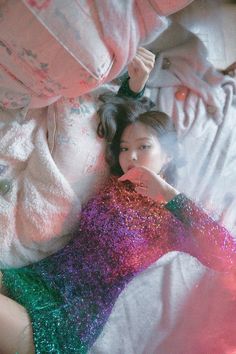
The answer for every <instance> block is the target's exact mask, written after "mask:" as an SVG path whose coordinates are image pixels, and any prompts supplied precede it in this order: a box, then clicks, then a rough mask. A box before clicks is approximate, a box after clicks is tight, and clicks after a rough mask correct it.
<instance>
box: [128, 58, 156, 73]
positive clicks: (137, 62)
mask: <svg viewBox="0 0 236 354" xmlns="http://www.w3.org/2000/svg"><path fill="white" fill-rule="evenodd" d="M132 65H133V67H134V68H135V69H141V70H142V71H143V72H147V73H149V72H150V71H151V70H152V69H153V67H154V63H153V62H152V61H149V60H146V59H144V58H142V57H140V56H139V55H136V56H135V58H134V59H133V61H132Z"/></svg>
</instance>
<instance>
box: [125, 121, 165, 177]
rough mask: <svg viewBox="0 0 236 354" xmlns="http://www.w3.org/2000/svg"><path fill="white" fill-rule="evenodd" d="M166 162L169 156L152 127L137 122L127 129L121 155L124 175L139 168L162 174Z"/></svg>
mask: <svg viewBox="0 0 236 354" xmlns="http://www.w3.org/2000/svg"><path fill="white" fill-rule="evenodd" d="M166 162H167V155H166V153H165V152H164V151H163V149H162V147H161V145H160V143H159V140H158V138H157V136H156V134H155V131H154V130H153V129H152V128H151V127H149V126H147V125H145V124H143V123H139V122H137V123H134V124H131V125H129V126H128V127H126V128H125V130H124V131H123V134H122V136H121V140H120V154H119V163H120V167H121V169H122V171H123V172H124V173H126V172H127V171H128V170H130V169H131V168H133V167H138V166H143V167H147V168H149V169H150V170H151V171H153V172H155V173H160V170H161V168H162V166H163V165H164V164H165V163H166Z"/></svg>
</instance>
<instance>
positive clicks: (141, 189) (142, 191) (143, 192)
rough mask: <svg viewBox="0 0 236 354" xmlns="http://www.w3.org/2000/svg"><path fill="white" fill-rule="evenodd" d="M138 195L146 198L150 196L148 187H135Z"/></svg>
mask: <svg viewBox="0 0 236 354" xmlns="http://www.w3.org/2000/svg"><path fill="white" fill-rule="evenodd" d="M134 190H135V191H136V192H137V193H139V194H141V195H143V196H144V197H146V196H147V195H148V194H147V188H146V187H140V186H137V187H135V189H134Z"/></svg>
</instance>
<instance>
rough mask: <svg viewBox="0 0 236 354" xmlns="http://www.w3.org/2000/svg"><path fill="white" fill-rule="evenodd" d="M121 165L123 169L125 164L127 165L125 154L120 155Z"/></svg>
mask: <svg viewBox="0 0 236 354" xmlns="http://www.w3.org/2000/svg"><path fill="white" fill-rule="evenodd" d="M119 164H120V167H121V168H122V167H123V166H124V164H125V156H124V154H120V155H119ZM122 169H123V168H122Z"/></svg>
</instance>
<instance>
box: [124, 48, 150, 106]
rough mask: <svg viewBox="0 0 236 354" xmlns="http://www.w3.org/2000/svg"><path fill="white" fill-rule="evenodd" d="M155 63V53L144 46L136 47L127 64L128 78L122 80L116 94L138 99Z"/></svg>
mask: <svg viewBox="0 0 236 354" xmlns="http://www.w3.org/2000/svg"><path fill="white" fill-rule="evenodd" d="M154 64H155V55H154V54H153V53H152V52H150V51H149V50H147V49H145V48H142V47H140V48H138V50H137V53H136V55H135V57H134V59H133V60H132V61H131V62H130V64H129V65H128V75H129V76H128V78H127V79H126V80H124V81H123V83H122V85H121V87H120V88H119V91H118V95H119V96H126V97H131V98H134V99H138V98H140V97H142V96H143V94H144V91H145V86H146V82H147V80H148V78H149V74H150V72H151V71H152V69H153V67H154Z"/></svg>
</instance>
